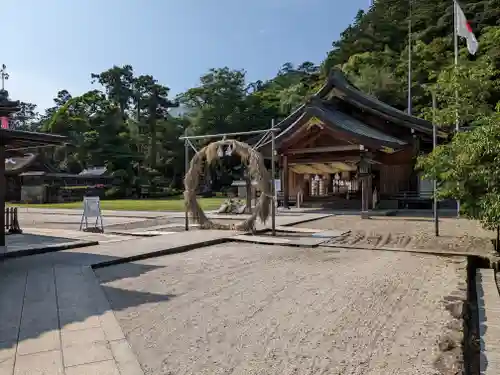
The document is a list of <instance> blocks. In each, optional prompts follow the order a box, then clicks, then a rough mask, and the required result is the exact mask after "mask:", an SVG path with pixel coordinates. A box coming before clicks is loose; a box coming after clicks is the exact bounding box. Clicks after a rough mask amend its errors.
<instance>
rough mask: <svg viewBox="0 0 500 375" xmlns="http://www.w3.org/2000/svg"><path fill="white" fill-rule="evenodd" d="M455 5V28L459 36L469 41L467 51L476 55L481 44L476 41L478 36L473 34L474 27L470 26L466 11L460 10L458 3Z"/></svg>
mask: <svg viewBox="0 0 500 375" xmlns="http://www.w3.org/2000/svg"><path fill="white" fill-rule="evenodd" d="M454 3H455V17H456V19H455V20H456V23H455V27H456V28H457V35H458V36H461V37H462V38H465V40H466V41H467V49H468V50H469V53H470V54H471V55H475V54H476V52H477V49H478V47H479V43H478V41H477V39H476V36H475V35H474V33H473V32H472V27H471V26H470V23H469V21H467V18H465V14H464V11H463V10H462V8H460V5H458V3H457V2H456V1H454Z"/></svg>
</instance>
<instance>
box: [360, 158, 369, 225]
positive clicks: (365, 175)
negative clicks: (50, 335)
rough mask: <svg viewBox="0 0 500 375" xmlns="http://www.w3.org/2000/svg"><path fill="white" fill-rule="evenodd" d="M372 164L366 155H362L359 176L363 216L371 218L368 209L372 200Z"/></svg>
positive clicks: (363, 217)
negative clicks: (366, 158)
mask: <svg viewBox="0 0 500 375" xmlns="http://www.w3.org/2000/svg"><path fill="white" fill-rule="evenodd" d="M370 169H371V168H370V164H369V163H368V162H367V161H366V160H365V157H364V156H361V160H360V162H359V178H360V179H361V218H362V219H369V218H370V215H369V213H368V210H369V209H370V201H371V197H370V196H371V194H372V192H371V170H370Z"/></svg>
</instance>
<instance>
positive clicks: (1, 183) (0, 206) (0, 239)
mask: <svg viewBox="0 0 500 375" xmlns="http://www.w3.org/2000/svg"><path fill="white" fill-rule="evenodd" d="M5 184H6V179H5V145H4V144H3V143H0V210H1V211H2V212H1V213H0V246H5V194H6V186H5Z"/></svg>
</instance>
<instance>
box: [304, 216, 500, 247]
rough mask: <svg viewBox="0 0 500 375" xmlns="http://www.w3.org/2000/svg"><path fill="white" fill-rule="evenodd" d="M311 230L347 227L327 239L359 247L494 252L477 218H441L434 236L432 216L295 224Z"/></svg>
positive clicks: (334, 218) (490, 234)
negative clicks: (335, 236)
mask: <svg viewBox="0 0 500 375" xmlns="http://www.w3.org/2000/svg"><path fill="white" fill-rule="evenodd" d="M297 227H302V228H313V229H325V230H328V229H337V230H349V231H350V233H348V234H346V235H344V236H342V237H339V238H336V239H333V240H332V241H330V243H331V244H333V245H340V246H361V247H394V248H396V247H397V248H408V249H426V250H438V251H443V252H447V251H455V252H468V253H475V254H481V255H485V256H489V255H491V254H494V252H495V251H494V248H493V244H492V242H491V240H492V239H493V238H494V237H495V234H494V233H493V232H489V231H486V230H484V229H482V228H481V226H480V224H479V223H478V222H476V221H471V220H466V219H452V218H443V219H440V223H439V233H440V236H439V237H436V236H435V235H434V222H433V219H432V218H423V217H401V216H397V217H373V218H371V219H370V220H366V219H365V220H363V219H361V218H359V216H353V215H340V216H332V217H329V218H326V219H321V220H316V221H311V222H308V223H303V224H298V225H297Z"/></svg>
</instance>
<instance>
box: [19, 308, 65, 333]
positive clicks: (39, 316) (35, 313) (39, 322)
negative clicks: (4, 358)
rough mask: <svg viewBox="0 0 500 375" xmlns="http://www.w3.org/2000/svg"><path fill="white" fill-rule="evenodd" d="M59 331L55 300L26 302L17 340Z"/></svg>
mask: <svg viewBox="0 0 500 375" xmlns="http://www.w3.org/2000/svg"><path fill="white" fill-rule="evenodd" d="M57 329H59V321H58V318H57V306H56V302H55V300H50V299H47V300H46V301H38V302H31V303H30V302H26V303H25V304H24V308H23V314H22V318H21V327H20V330H19V340H25V339H27V338H31V337H36V336H38V335H40V334H41V333H43V332H47V331H52V330H57Z"/></svg>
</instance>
